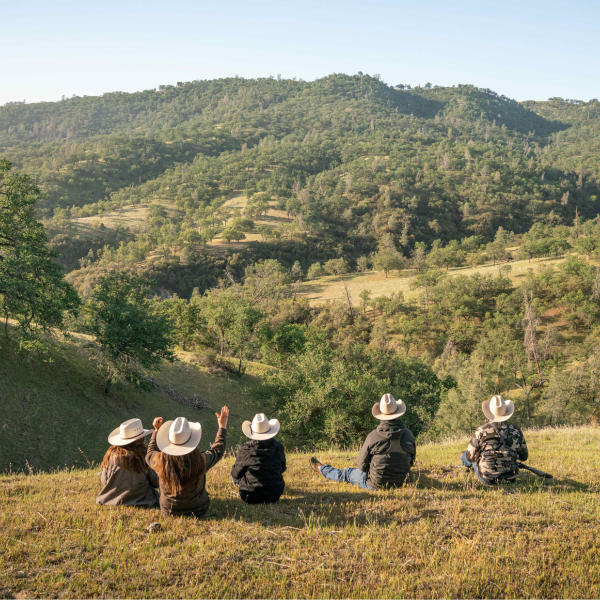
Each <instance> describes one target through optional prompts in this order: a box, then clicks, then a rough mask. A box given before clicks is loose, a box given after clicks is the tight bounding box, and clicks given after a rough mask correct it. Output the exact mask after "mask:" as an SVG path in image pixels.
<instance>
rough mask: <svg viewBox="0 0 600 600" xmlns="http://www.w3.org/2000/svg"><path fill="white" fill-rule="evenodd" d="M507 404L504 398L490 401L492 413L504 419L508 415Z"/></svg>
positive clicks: (500, 397)
mask: <svg viewBox="0 0 600 600" xmlns="http://www.w3.org/2000/svg"><path fill="white" fill-rule="evenodd" d="M506 411H507V407H506V402H505V401H504V398H503V397H502V396H494V397H493V398H492V399H491V400H490V412H491V413H492V414H493V415H496V416H497V417H502V416H504V415H505V414H506Z"/></svg>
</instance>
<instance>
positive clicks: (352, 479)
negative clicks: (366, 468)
mask: <svg viewBox="0 0 600 600" xmlns="http://www.w3.org/2000/svg"><path fill="white" fill-rule="evenodd" d="M321 475H323V477H325V478H327V479H331V481H339V482H342V481H345V482H346V483H351V484H352V485H357V486H358V487H359V488H361V489H362V490H370V489H371V488H370V487H369V484H368V483H367V474H366V473H364V472H363V471H361V470H360V469H353V468H351V467H349V468H347V469H335V468H334V467H332V466H331V465H323V466H322V467H321Z"/></svg>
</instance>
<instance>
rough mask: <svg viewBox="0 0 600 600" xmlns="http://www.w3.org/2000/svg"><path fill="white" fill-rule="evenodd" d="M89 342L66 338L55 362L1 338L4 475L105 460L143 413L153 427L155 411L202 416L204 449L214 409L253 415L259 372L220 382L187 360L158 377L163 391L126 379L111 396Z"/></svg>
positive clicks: (0, 455)
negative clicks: (251, 392)
mask: <svg viewBox="0 0 600 600" xmlns="http://www.w3.org/2000/svg"><path fill="white" fill-rule="evenodd" d="M83 342H85V340H84V341H83ZM83 342H82V340H78V339H77V338H75V339H73V340H71V341H70V342H65V343H61V344H60V345H59V346H58V347H57V348H53V349H52V350H51V352H50V356H51V358H52V360H53V362H44V361H42V360H40V359H35V358H32V359H30V360H24V359H22V358H21V357H19V355H18V354H17V352H16V348H15V347H14V346H13V345H12V344H10V343H7V342H6V341H4V340H2V341H0V381H2V385H1V386H0V431H1V432H2V435H0V472H3V471H8V470H9V469H12V470H13V471H16V470H23V469H27V466H28V465H29V466H30V467H32V468H34V469H36V470H38V469H55V468H61V467H65V466H67V467H71V466H73V465H75V466H82V465H85V464H86V463H87V462H88V461H90V462H99V461H100V460H101V459H102V456H103V455H104V452H105V451H106V449H107V448H108V444H107V441H106V438H107V436H108V434H109V433H110V431H111V430H112V429H114V428H115V427H117V426H118V425H119V424H120V423H122V422H123V421H125V420H127V419H130V418H132V417H140V418H141V419H142V422H143V423H144V426H145V427H146V428H151V425H152V419H153V417H156V416H163V417H165V419H167V418H174V417H177V416H185V417H187V418H189V419H191V420H194V421H201V422H202V425H203V428H204V437H203V440H202V442H201V447H202V448H205V447H206V448H208V446H209V444H210V442H212V440H213V439H214V435H215V433H216V418H215V416H214V412H215V410H217V409H219V408H220V407H221V405H223V404H227V405H228V406H229V407H230V409H231V411H232V413H233V415H234V418H235V419H237V420H240V419H241V417H243V418H247V417H248V416H251V414H252V410H253V408H252V404H251V402H250V399H249V398H248V395H247V394H246V393H245V388H246V386H247V385H248V384H249V383H251V381H252V377H249V376H245V377H244V378H243V379H242V380H241V381H240V382H239V383H238V382H234V381H228V380H226V379H221V378H218V377H215V376H211V375H209V374H208V373H206V372H205V371H203V370H202V369H200V368H199V367H198V366H196V365H193V364H190V363H188V362H186V361H185V357H182V358H183V359H184V360H182V361H180V362H176V363H175V364H173V365H166V366H165V367H164V369H163V370H162V371H161V373H160V374H159V375H158V376H157V380H158V382H159V384H161V389H152V390H150V391H142V390H140V389H137V388H136V387H134V386H133V385H129V384H127V385H125V384H119V385H118V386H116V388H115V389H114V391H112V392H111V394H110V396H106V395H105V394H104V392H103V378H102V375H101V374H100V373H99V372H98V371H97V369H95V367H94V366H93V365H92V364H91V363H90V362H89V358H88V357H89V354H87V352H86V351H84V350H83V349H82V348H81V345H82V344H83ZM167 388H173V389H175V390H176V391H177V392H178V393H179V395H180V396H182V397H191V396H199V397H201V398H202V399H204V400H205V401H206V402H205V404H204V408H202V409H200V410H197V409H194V408H193V407H192V406H191V405H190V404H181V403H179V402H177V401H176V400H175V399H174V398H173V396H172V395H170V394H169V393H168V392H167V391H165V390H166V389H167ZM231 433H232V435H231V436H230V438H231V441H232V443H235V442H236V441H237V440H238V439H240V432H239V430H238V431H237V432H236V431H232V432H231Z"/></svg>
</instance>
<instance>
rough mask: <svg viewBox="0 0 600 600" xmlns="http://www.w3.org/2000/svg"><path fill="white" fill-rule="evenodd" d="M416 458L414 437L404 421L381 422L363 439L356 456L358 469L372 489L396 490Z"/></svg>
mask: <svg viewBox="0 0 600 600" xmlns="http://www.w3.org/2000/svg"><path fill="white" fill-rule="evenodd" d="M416 455H417V445H416V442H415V436H414V435H413V434H412V431H411V430H410V429H408V428H407V427H406V425H405V423H404V421H401V420H400V419H394V420H392V421H382V422H381V424H380V425H379V427H377V429H375V430H373V431H371V433H370V434H369V435H368V436H367V439H366V440H365V443H364V444H363V447H362V450H361V451H360V454H359V455H358V468H359V469H360V470H361V471H363V473H367V482H368V484H369V486H370V487H371V488H373V489H377V488H380V487H384V486H390V487H397V486H400V485H402V484H403V483H404V480H405V479H406V476H407V475H408V472H409V471H410V468H411V467H412V466H413V464H414V462H415V456H416Z"/></svg>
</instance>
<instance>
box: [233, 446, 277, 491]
mask: <svg viewBox="0 0 600 600" xmlns="http://www.w3.org/2000/svg"><path fill="white" fill-rule="evenodd" d="M285 470H286V463H285V452H284V450H283V446H282V445H281V443H280V442H278V441H276V440H275V439H274V438H271V439H270V440H260V441H259V440H249V441H248V442H246V443H245V444H243V445H242V446H241V447H240V449H239V450H238V453H237V456H236V457H235V464H234V465H233V467H232V469H231V476H232V477H233V479H234V480H235V481H236V482H237V481H239V486H240V492H241V491H245V492H250V493H252V494H257V495H265V496H268V497H272V496H277V498H279V496H281V494H282V493H283V489H284V487H285V482H284V481H283V473H284V472H285Z"/></svg>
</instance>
